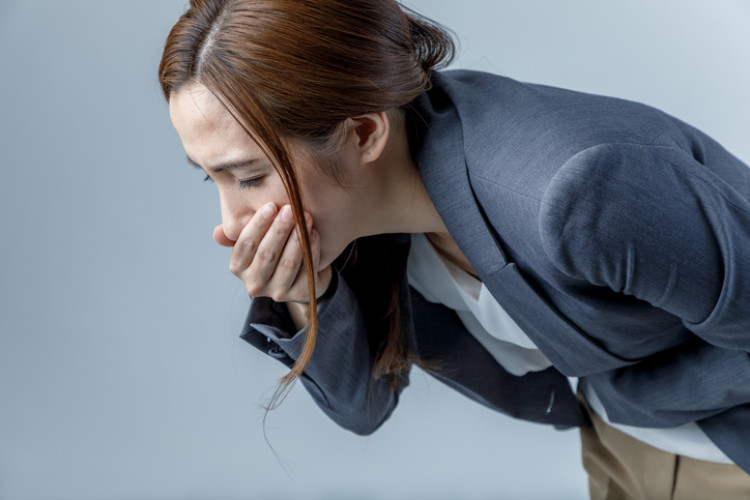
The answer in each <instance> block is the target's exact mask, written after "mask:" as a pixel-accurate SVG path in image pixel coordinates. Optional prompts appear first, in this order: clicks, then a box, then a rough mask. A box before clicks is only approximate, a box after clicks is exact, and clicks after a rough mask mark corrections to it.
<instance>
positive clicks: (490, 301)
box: [407, 234, 732, 463]
mask: <svg viewBox="0 0 750 500" xmlns="http://www.w3.org/2000/svg"><path fill="white" fill-rule="evenodd" d="M407 275H408V279H409V284H410V285H411V286H412V287H414V288H415V289H416V290H417V291H418V292H419V293H421V294H422V295H423V296H424V298H425V299H426V300H428V301H430V302H434V303H437V304H443V305H445V306H446V307H449V308H451V309H453V310H454V311H455V312H456V315H457V316H458V317H459V319H460V320H461V322H462V323H463V324H464V326H465V327H466V329H467V330H468V331H469V333H471V334H472V335H473V336H474V337H475V338H476V339H477V340H478V341H479V343H480V344H482V346H484V348H485V349H487V351H488V352H489V353H490V354H491V355H492V357H493V358H495V360H497V362H498V363H500V364H501V365H502V366H503V368H505V369H506V370H507V371H508V372H509V373H512V374H513V375H516V376H521V375H524V374H526V373H528V372H532V371H541V370H544V369H545V368H547V367H549V366H551V364H552V363H550V362H549V360H548V359H547V358H546V357H545V356H544V354H542V352H541V351H540V350H539V349H537V347H536V345H534V343H533V342H532V341H531V339H529V337H528V336H527V335H526V334H525V333H524V332H523V330H521V328H520V327H519V326H518V325H517V324H516V322H515V321H513V319H512V318H511V317H510V316H509V315H508V313H506V312H505V310H504V309H503V308H502V307H501V306H500V304H498V303H497V301H496V300H495V299H494V297H492V294H490V292H489V290H487V288H486V287H485V286H484V284H483V283H482V282H481V281H480V280H478V279H477V278H475V277H474V276H472V275H471V274H469V273H467V272H466V271H464V270H463V269H461V268H460V267H458V266H457V265H455V264H453V263H452V262H450V261H449V260H447V259H445V258H443V257H442V256H441V255H440V254H439V253H438V252H437V251H436V250H435V248H434V247H433V246H432V244H431V243H430V241H429V240H428V239H427V237H426V236H425V235H424V234H412V235H411V250H410V251H409V259H408V264H407ZM581 383H582V384H581V390H582V391H583V394H584V396H585V397H586V401H587V402H588V403H589V406H591V409H592V410H593V411H595V412H596V413H597V415H599V416H600V417H601V418H602V419H603V420H604V421H605V422H607V424H609V425H611V426H612V427H614V428H616V429H618V430H619V431H620V432H623V433H625V434H627V435H629V436H631V437H633V438H635V439H638V440H639V441H642V442H644V443H646V444H648V445H651V446H653V447H655V448H659V449H661V450H664V451H666V452H669V453H674V454H676V455H682V456H686V457H690V458H695V459H697V460H706V461H710V462H719V463H732V461H731V460H730V459H729V458H728V457H727V456H726V455H725V454H724V453H723V452H722V451H721V450H720V449H719V448H718V447H717V446H716V445H715V444H713V442H712V441H711V440H710V439H708V437H707V436H706V435H705V434H704V433H703V431H701V429H700V428H699V427H698V425H697V424H695V423H689V424H684V425H680V426H678V427H670V428H666V429H661V428H660V429H653V428H644V427H632V426H628V425H621V424H615V423H612V422H610V421H609V418H608V417H607V412H606V411H605V410H604V407H603V406H602V404H601V402H600V401H599V398H598V397H597V395H596V393H595V392H594V390H593V389H592V388H591V387H590V386H589V385H588V384H586V383H585V379H582V380H581Z"/></svg>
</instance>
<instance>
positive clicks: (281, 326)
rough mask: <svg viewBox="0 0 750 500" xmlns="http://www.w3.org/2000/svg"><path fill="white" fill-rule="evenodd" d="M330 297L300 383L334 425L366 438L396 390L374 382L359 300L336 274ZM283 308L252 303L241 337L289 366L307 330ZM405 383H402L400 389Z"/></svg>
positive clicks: (393, 401)
mask: <svg viewBox="0 0 750 500" xmlns="http://www.w3.org/2000/svg"><path fill="white" fill-rule="evenodd" d="M331 287H332V289H331V290H330V296H329V297H328V299H327V300H325V301H324V302H323V303H322V304H321V305H320V306H319V309H318V324H319V326H318V337H317V341H316V345H315V351H314V353H313V356H312V359H311V360H310V363H309V364H308V365H307V367H306V368H305V371H304V373H303V375H302V377H301V381H302V384H303V386H304V387H305V389H307V391H308V392H309V393H310V395H311V396H312V398H313V400H314V401H315V403H316V404H317V405H318V406H319V407H320V408H321V409H322V410H323V412H325V414H326V415H328V416H329V417H330V418H331V419H332V420H333V421H334V422H336V423H337V424H339V425H341V426H342V427H344V428H345V429H348V430H350V431H352V432H354V433H356V434H362V435H365V434H370V433H372V432H374V431H375V430H376V429H377V428H378V427H380V425H381V424H382V423H383V422H384V421H385V420H386V419H387V418H388V417H389V416H390V414H391V412H392V411H393V409H394V408H395V406H396V403H397V401H398V392H396V391H393V390H391V389H390V387H388V385H387V384H386V383H385V382H384V381H376V380H373V378H372V364H373V359H372V357H371V356H370V349H369V347H368V341H367V334H366V325H365V323H364V320H363V317H362V314H361V312H360V309H359V307H358V305H357V298H356V297H355V295H354V293H353V292H352V291H351V289H350V288H349V287H348V286H347V284H346V282H345V281H344V280H343V279H342V278H341V277H340V276H338V275H337V274H336V273H334V279H333V282H332V283H331ZM294 328H295V327H294V325H293V322H292V319H291V318H290V317H289V314H288V312H287V310H286V306H285V305H284V304H280V303H276V302H274V301H273V300H271V299H269V298H267V297H257V298H254V299H253V300H252V301H251V304H250V311H249V313H248V317H247V320H246V322H245V327H244V329H243V331H242V334H241V335H240V336H241V337H242V339H243V340H245V341H247V342H248V343H250V344H251V345H253V346H254V347H256V348H258V349H259V350H261V351H263V352H265V353H267V354H268V355H270V356H272V357H274V358H276V359H278V360H279V361H280V362H282V363H284V364H285V365H286V366H291V365H292V364H293V363H294V360H295V359H297V357H298V356H299V353H300V352H301V351H302V346H303V345H304V342H305V336H306V333H307V329H306V327H303V328H302V329H300V330H298V331H297V330H295V329H294ZM407 383H408V381H404V383H403V385H402V386H400V387H399V391H400V390H401V389H403V387H404V386H405V385H406V384H407Z"/></svg>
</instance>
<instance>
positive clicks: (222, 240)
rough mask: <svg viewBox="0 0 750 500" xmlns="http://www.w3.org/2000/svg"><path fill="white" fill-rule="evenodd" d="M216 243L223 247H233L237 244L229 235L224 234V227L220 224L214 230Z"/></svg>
mask: <svg viewBox="0 0 750 500" xmlns="http://www.w3.org/2000/svg"><path fill="white" fill-rule="evenodd" d="M214 241H216V243H218V244H219V245H221V246H223V247H233V246H234V244H235V241H234V240H230V239H229V238H228V237H227V234H226V233H225V232H224V226H222V225H221V224H219V225H218V226H216V227H215V228H214Z"/></svg>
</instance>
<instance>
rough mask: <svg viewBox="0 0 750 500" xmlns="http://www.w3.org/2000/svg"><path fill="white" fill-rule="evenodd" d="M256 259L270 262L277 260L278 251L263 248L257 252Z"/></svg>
mask: <svg viewBox="0 0 750 500" xmlns="http://www.w3.org/2000/svg"><path fill="white" fill-rule="evenodd" d="M255 259H256V260H258V261H260V262H261V263H269V262H273V261H275V260H276V252H274V251H273V250H269V249H267V248H261V249H259V250H258V252H257V253H256V254H255Z"/></svg>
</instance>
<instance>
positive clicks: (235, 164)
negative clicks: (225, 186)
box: [186, 156, 258, 172]
mask: <svg viewBox="0 0 750 500" xmlns="http://www.w3.org/2000/svg"><path fill="white" fill-rule="evenodd" d="M186 158H187V162H188V163H189V164H190V165H192V166H194V167H195V168H199V169H203V167H201V166H200V165H198V162H196V161H195V160H193V159H192V158H190V157H189V156H187V157H186ZM256 163H258V159H257V158H250V159H247V160H242V161H228V162H225V163H220V164H218V165H214V166H213V167H209V168H207V169H206V170H208V171H210V172H221V171H222V170H227V171H232V170H236V169H238V168H243V167H249V166H252V165H255V164H256Z"/></svg>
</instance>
